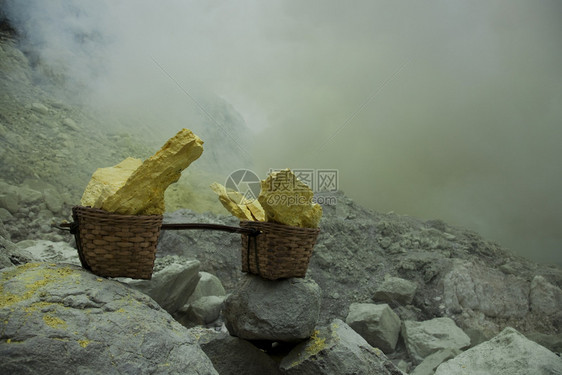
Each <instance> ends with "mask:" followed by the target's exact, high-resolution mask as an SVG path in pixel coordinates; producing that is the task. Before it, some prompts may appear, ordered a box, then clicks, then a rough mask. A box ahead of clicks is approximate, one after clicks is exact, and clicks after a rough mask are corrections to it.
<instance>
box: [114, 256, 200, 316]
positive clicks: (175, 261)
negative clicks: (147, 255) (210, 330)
mask: <svg viewBox="0 0 562 375" xmlns="http://www.w3.org/2000/svg"><path fill="white" fill-rule="evenodd" d="M199 265H200V263H199V261H197V260H189V259H183V258H180V257H177V256H167V257H163V258H157V259H156V262H155V263H154V271H153V274H152V279H151V280H133V279H129V278H120V279H119V280H120V281H123V282H126V283H127V284H129V285H130V286H132V287H133V288H135V289H138V290H140V291H141V292H143V293H146V294H148V295H149V296H150V297H152V298H153V299H154V300H155V301H156V302H158V304H159V305H160V306H162V308H163V309H164V310H166V311H168V312H169V313H170V314H173V313H175V312H176V311H178V310H179V309H180V308H181V307H182V306H183V305H185V303H186V302H187V300H188V299H189V297H190V296H191V294H192V293H193V291H194V290H195V287H196V286H197V282H198V281H199Z"/></svg>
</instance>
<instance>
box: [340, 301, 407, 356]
mask: <svg viewBox="0 0 562 375" xmlns="http://www.w3.org/2000/svg"><path fill="white" fill-rule="evenodd" d="M345 322H346V323H347V324H348V325H349V326H350V327H351V328H353V330H355V332H357V333H359V334H360V335H361V336H362V337H363V338H364V339H365V340H367V342H368V343H369V344H371V346H374V347H375V348H379V349H381V350H382V351H383V352H385V353H391V352H393V351H394V348H395V347H396V342H397V341H398V335H399V334H400V323H401V322H400V318H399V317H398V315H396V313H394V311H392V309H391V308H390V306H388V305H387V304H381V305H375V304H373V303H352V304H351V306H350V307H349V314H348V315H347V318H346V320H345Z"/></svg>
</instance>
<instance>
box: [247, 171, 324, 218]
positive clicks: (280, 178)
mask: <svg viewBox="0 0 562 375" xmlns="http://www.w3.org/2000/svg"><path fill="white" fill-rule="evenodd" d="M313 196H314V193H313V192H312V190H311V189H310V188H309V187H308V186H307V185H306V184H305V183H303V182H301V181H300V180H299V179H298V178H297V177H296V176H295V175H294V174H293V172H292V171H291V170H290V169H283V170H281V171H278V172H273V173H271V174H270V175H269V176H268V177H267V178H266V179H265V180H262V181H261V192H260V195H259V197H258V201H259V202H260V204H261V205H262V207H263V209H264V211H265V217H266V221H271V222H276V223H280V224H286V225H292V226H296V227H303V228H317V227H318V224H319V222H320V219H321V218H322V206H320V205H319V204H317V203H313V202H312V198H313Z"/></svg>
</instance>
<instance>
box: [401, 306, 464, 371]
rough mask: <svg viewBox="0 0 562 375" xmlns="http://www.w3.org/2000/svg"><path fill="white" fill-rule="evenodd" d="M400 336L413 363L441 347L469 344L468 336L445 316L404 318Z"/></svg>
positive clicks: (456, 347) (461, 346)
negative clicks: (427, 318) (421, 320)
mask: <svg viewBox="0 0 562 375" xmlns="http://www.w3.org/2000/svg"><path fill="white" fill-rule="evenodd" d="M402 337H403V338H404V343H405V344H406V349H407V350H408V354H409V355H410V357H411V358H412V360H413V361H414V362H415V363H420V362H422V361H423V359H424V358H425V357H427V356H429V355H430V354H433V353H435V352H436V351H438V350H441V349H463V348H466V347H468V346H469V345H470V338H469V337H468V336H467V335H466V334H465V333H464V332H463V331H462V329H460V328H459V327H457V325H456V324H455V322H454V321H453V319H451V318H447V317H443V318H435V319H431V320H426V321H424V322H415V321H411V320H406V321H404V322H402Z"/></svg>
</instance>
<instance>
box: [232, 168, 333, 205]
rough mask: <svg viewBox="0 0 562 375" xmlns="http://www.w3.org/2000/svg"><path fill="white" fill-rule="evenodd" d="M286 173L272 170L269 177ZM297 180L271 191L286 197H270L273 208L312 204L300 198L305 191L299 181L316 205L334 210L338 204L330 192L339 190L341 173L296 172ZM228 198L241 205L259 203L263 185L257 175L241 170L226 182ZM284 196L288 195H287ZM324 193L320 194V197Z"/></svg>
mask: <svg viewBox="0 0 562 375" xmlns="http://www.w3.org/2000/svg"><path fill="white" fill-rule="evenodd" d="M281 170H282V169H270V170H269V174H271V173H273V172H278V171H281ZM292 172H293V174H294V177H295V179H292V180H277V181H275V182H274V183H275V186H270V187H269V188H270V189H271V190H273V191H276V192H279V193H282V194H275V195H272V196H270V198H269V199H272V200H274V201H270V202H268V203H269V204H285V205H288V206H293V205H305V204H310V202H309V201H307V200H306V199H305V197H304V196H302V195H300V194H298V193H299V189H304V188H303V187H302V185H301V184H298V183H297V179H298V180H299V181H300V182H302V183H304V184H306V185H307V186H308V187H309V188H310V189H311V190H312V191H313V193H315V194H314V196H313V198H312V202H313V203H318V204H320V205H327V206H334V205H336V204H337V197H336V196H335V195H330V194H326V192H328V193H329V192H336V191H337V190H338V189H339V180H338V179H339V174H338V170H337V169H294V170H292ZM224 185H225V188H226V191H227V194H228V197H229V198H230V199H231V200H232V201H233V202H235V203H237V204H248V203H250V202H252V201H254V200H257V199H258V196H259V194H260V192H261V181H260V178H259V177H258V175H257V174H255V173H254V172H253V171H251V170H249V169H239V170H237V171H234V172H232V173H231V174H230V175H229V176H228V178H227V179H226V182H225V184H224ZM283 192H286V193H285V194H283ZM316 193H320V194H316Z"/></svg>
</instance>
